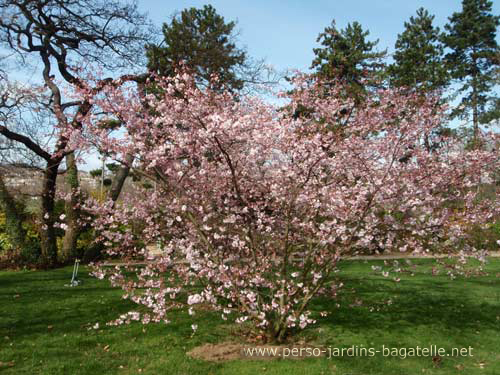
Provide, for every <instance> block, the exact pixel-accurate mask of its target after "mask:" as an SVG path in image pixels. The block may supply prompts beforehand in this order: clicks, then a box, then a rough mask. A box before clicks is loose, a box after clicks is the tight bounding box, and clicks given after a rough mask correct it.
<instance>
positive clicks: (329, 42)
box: [311, 20, 386, 94]
mask: <svg viewBox="0 0 500 375" xmlns="http://www.w3.org/2000/svg"><path fill="white" fill-rule="evenodd" d="M369 34H370V32H369V31H368V30H367V31H364V30H363V28H362V27H361V25H360V24H359V23H358V22H353V23H352V24H350V23H349V24H348V25H347V27H346V28H345V29H343V30H340V31H338V30H337V27H336V25H335V20H333V21H332V23H331V25H330V26H328V27H326V28H325V30H324V31H323V32H322V33H320V34H319V36H318V38H317V40H316V41H317V42H319V43H321V45H322V47H321V48H314V49H313V51H314V54H315V55H316V57H315V58H314V60H313V62H312V65H311V68H313V69H316V72H317V74H318V75H319V76H320V77H322V78H325V79H337V78H338V79H341V80H342V81H343V82H344V83H346V84H348V85H349V86H350V87H351V89H352V90H353V93H354V94H359V93H362V92H364V90H365V89H366V87H370V86H371V85H374V86H377V85H378V82H379V81H380V78H381V77H382V75H383V72H384V68H385V64H384V63H383V61H382V59H383V58H384V57H385V56H386V51H381V52H378V51H375V50H374V48H375V47H376V45H377V44H378V39H377V40H375V41H373V42H372V41H368V40H367V36H368V35H369Z"/></svg>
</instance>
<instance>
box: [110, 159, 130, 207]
mask: <svg viewBox="0 0 500 375" xmlns="http://www.w3.org/2000/svg"><path fill="white" fill-rule="evenodd" d="M133 162H134V156H133V155H132V154H127V155H125V164H124V165H122V166H120V168H119V169H118V172H116V175H115V178H114V179H113V183H112V185H111V189H110V190H109V197H110V198H111V200H112V201H113V202H116V200H117V199H118V197H119V196H120V192H121V191H122V188H123V184H124V183H125V179H126V178H127V176H128V174H129V172H130V167H131V166H132V163H133Z"/></svg>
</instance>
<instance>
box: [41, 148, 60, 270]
mask: <svg viewBox="0 0 500 375" xmlns="http://www.w3.org/2000/svg"><path fill="white" fill-rule="evenodd" d="M60 164H61V158H60V157H58V158H51V159H50V160H49V161H48V162H47V166H46V168H45V171H44V175H43V190H42V211H41V215H42V228H41V231H40V234H41V239H42V242H41V247H42V266H45V267H48V268H49V267H54V266H55V265H56V264H57V239H56V233H55V229H54V221H55V217H54V204H55V193H56V180H57V171H58V169H59V165H60Z"/></svg>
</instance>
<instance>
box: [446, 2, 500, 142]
mask: <svg viewBox="0 0 500 375" xmlns="http://www.w3.org/2000/svg"><path fill="white" fill-rule="evenodd" d="M491 9H492V2H491V1H488V0H463V1H462V11H461V12H456V13H453V15H452V16H451V17H450V18H449V23H448V24H447V25H446V26H445V28H446V30H447V34H446V35H445V37H444V41H445V44H446V46H447V47H448V48H449V49H450V52H449V53H448V54H447V55H446V61H447V66H448V68H449V69H450V72H451V75H452V77H453V78H454V79H456V80H457V81H458V82H460V83H461V87H460V88H459V93H461V94H462V95H463V96H462V101H461V105H460V106H458V107H457V108H456V109H455V110H454V111H453V113H452V116H453V117H460V118H469V115H470V113H471V112H472V123H473V139H474V144H476V142H477V139H478V134H479V125H480V124H485V123H488V122H490V121H493V120H496V119H498V98H497V97H496V96H495V92H494V86H495V85H496V84H497V83H498V81H497V80H496V79H495V75H496V74H495V73H496V72H498V69H499V64H500V57H499V47H498V44H497V41H496V31H497V27H498V25H499V24H500V17H499V16H495V15H493V14H492V13H491Z"/></svg>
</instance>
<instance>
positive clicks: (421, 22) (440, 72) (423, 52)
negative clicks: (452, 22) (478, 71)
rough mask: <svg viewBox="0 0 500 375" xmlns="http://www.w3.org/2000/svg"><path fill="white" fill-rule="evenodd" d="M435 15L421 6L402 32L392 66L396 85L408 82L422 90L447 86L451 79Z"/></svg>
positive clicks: (393, 83)
mask: <svg viewBox="0 0 500 375" xmlns="http://www.w3.org/2000/svg"><path fill="white" fill-rule="evenodd" d="M433 21H434V16H433V15H430V14H429V12H428V11H427V10H425V9H424V8H420V9H418V10H417V16H416V17H413V16H412V17H410V20H409V22H405V24H404V26H405V30H404V31H403V33H401V34H399V35H398V39H397V41H396V46H395V47H396V50H395V52H394V55H393V58H394V63H393V64H391V65H390V66H389V68H388V73H389V76H390V81H391V84H392V85H393V86H396V87H399V86H406V87H412V88H415V89H417V90H419V91H421V92H427V91H431V90H436V89H443V88H444V87H445V86H447V85H448V83H449V77H448V72H447V69H446V67H445V66H444V62H443V58H444V46H443V45H442V43H441V41H440V39H441V34H440V31H439V28H438V27H434V25H433V24H432V23H433Z"/></svg>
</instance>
